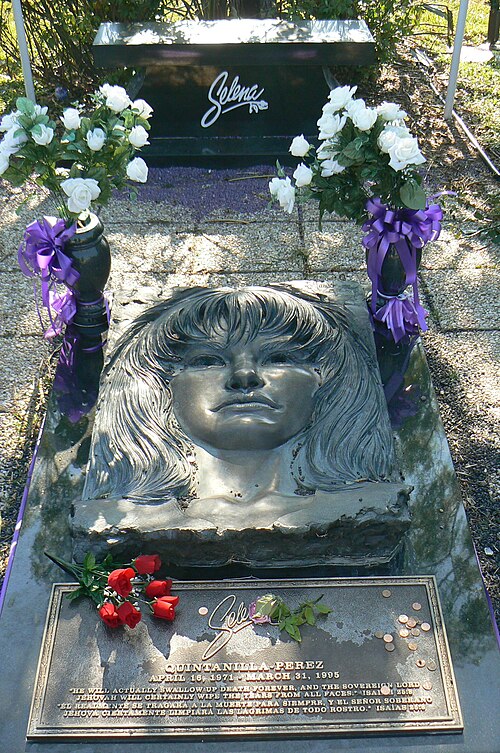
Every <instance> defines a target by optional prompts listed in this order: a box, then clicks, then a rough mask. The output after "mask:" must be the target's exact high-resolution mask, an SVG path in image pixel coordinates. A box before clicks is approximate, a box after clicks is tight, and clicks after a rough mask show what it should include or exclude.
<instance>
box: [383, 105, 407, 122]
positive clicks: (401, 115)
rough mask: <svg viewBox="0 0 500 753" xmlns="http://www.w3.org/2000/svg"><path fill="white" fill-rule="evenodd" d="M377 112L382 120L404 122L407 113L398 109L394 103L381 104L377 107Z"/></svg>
mask: <svg viewBox="0 0 500 753" xmlns="http://www.w3.org/2000/svg"><path fill="white" fill-rule="evenodd" d="M377 112H378V114H379V115H380V117H381V118H382V119H383V120H387V121H390V120H404V119H405V118H407V117H408V113H406V112H405V111H404V110H402V109H401V108H400V106H399V105H397V104H396V103H395V102H382V104H381V105H379V106H378V107H377Z"/></svg>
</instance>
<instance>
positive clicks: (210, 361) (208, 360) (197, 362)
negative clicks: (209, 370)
mask: <svg viewBox="0 0 500 753" xmlns="http://www.w3.org/2000/svg"><path fill="white" fill-rule="evenodd" d="M186 365H187V366H194V367H197V368H204V367H207V366H225V365H226V362H225V361H224V359H223V358H221V357H220V356H217V355H215V354H214V353H201V354H200V355H199V356H194V357H193V358H191V359H190V360H189V361H188V362H187V364H186Z"/></svg>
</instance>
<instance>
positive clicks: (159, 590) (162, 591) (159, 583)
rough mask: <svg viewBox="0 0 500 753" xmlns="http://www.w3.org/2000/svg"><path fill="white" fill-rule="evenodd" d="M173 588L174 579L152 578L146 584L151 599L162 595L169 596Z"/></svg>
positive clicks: (147, 593)
mask: <svg viewBox="0 0 500 753" xmlns="http://www.w3.org/2000/svg"><path fill="white" fill-rule="evenodd" d="M171 590H172V581H171V580H170V579H169V580H152V581H151V583H148V585H147V586H146V596H147V597H148V598H149V599H158V598H160V596H169V595H170V591H171Z"/></svg>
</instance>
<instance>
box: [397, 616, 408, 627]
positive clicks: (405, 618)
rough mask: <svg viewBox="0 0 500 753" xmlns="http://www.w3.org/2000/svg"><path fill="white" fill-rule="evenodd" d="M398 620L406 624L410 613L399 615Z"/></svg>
mask: <svg viewBox="0 0 500 753" xmlns="http://www.w3.org/2000/svg"><path fill="white" fill-rule="evenodd" d="M398 621H399V622H400V623H401V624H402V625H406V623H407V622H408V615H407V614H400V615H399V617H398Z"/></svg>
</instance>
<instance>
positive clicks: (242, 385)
mask: <svg viewBox="0 0 500 753" xmlns="http://www.w3.org/2000/svg"><path fill="white" fill-rule="evenodd" d="M263 385H264V381H263V379H262V377H261V376H260V374H259V372H258V371H257V368H256V366H255V364H253V363H252V362H250V361H245V362H239V363H237V364H234V366H233V368H232V369H231V373H230V375H229V378H228V380H227V382H226V387H227V388H228V389H229V390H240V391H241V392H252V390H256V389H259V387H263Z"/></svg>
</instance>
